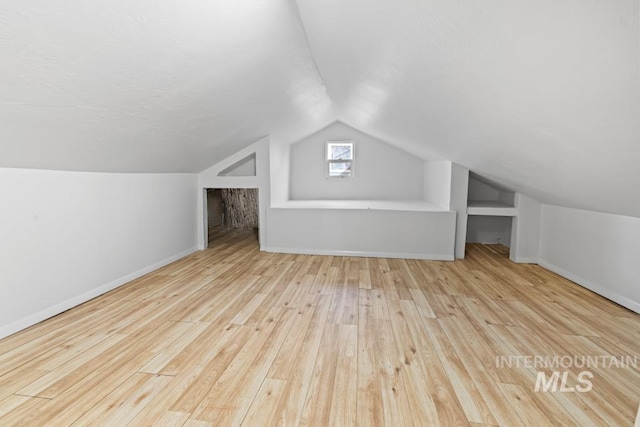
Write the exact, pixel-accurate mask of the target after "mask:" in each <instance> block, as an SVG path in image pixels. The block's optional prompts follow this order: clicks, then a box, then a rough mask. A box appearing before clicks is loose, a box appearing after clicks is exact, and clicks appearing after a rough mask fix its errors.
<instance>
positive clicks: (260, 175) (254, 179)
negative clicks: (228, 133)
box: [196, 137, 271, 250]
mask: <svg viewBox="0 0 640 427" xmlns="http://www.w3.org/2000/svg"><path fill="white" fill-rule="evenodd" d="M269 156H270V144H269V137H264V138H262V139H260V140H258V141H256V142H254V143H253V144H251V145H250V146H248V147H245V148H243V149H242V150H240V151H238V152H237V153H235V154H233V155H232V156H229V157H227V158H226V159H224V160H222V161H220V162H218V163H216V164H215V165H213V166H211V167H210V168H208V169H206V170H204V171H202V172H200V173H199V174H198V185H197V188H198V190H197V194H196V196H197V209H196V210H197V223H196V226H197V241H198V249H204V248H206V247H207V233H206V230H207V216H208V212H207V209H206V206H205V204H206V197H205V196H206V189H208V188H257V189H258V211H259V214H258V216H259V221H260V229H259V232H258V235H259V240H260V248H261V249H263V250H264V245H265V242H266V240H267V234H266V233H267V228H268V227H267V217H266V212H267V207H268V206H269V204H270V201H271V188H270V185H269V179H270V160H269ZM247 157H254V158H255V170H256V173H255V176H228V175H227V176H221V175H220V174H221V173H224V172H225V171H226V169H228V168H229V167H230V166H232V165H234V164H236V163H237V162H241V161H242V160H243V159H245V158H247Z"/></svg>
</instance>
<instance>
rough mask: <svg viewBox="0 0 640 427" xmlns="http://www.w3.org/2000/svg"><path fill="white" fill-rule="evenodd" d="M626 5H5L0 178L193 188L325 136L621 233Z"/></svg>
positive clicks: (631, 146)
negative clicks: (139, 181) (160, 180)
mask: <svg viewBox="0 0 640 427" xmlns="http://www.w3.org/2000/svg"><path fill="white" fill-rule="evenodd" d="M639 34H640V30H639V25H638V1H637V0H607V1H585V0H566V1H561V2H558V1H551V0H536V1H533V0H525V1H518V2H507V1H495V0H476V1H472V0H466V1H451V0H393V1H391V0H385V1H382V0H341V1H337V0H322V1H318V0H298V1H297V2H296V1H294V0H289V1H287V0H209V1H205V0H198V1H195V0H192V1H173V0H154V1H150V0H147V1H123V0H113V1H103V2H82V1H77V0H56V1H53V0H7V1H3V2H2V4H1V5H0V64H1V65H0V149H1V152H0V166H8V167H30V168H50V169H68V170H96V171H116V172H117V171H128V172H147V171H149V172H177V171H190V172H197V171H200V170H202V169H204V168H206V167H208V166H210V165H211V164H214V163H216V162H217V161H219V160H221V159H223V158H224V157H226V156H227V155H229V154H231V153H233V152H235V151H237V150H238V149H240V148H242V147H244V146H246V145H248V144H249V143H251V142H253V141H255V140H257V139H258V138H259V137H261V136H264V135H267V134H268V135H271V137H272V138H273V139H276V140H281V141H289V142H291V141H295V140H298V139H299V138H300V137H302V136H304V135H307V134H310V133H312V132H314V131H315V130H318V129H320V128H322V127H324V126H325V125H327V124H328V123H330V122H332V121H334V120H336V119H338V120H341V121H343V122H345V123H347V124H349V125H351V126H353V127H355V128H357V129H359V130H361V131H363V132H366V133H368V134H371V135H373V136H375V137H378V138H380V139H383V140H386V141H388V142H390V143H392V144H395V145H397V146H399V147H401V148H403V149H405V150H407V151H409V152H412V153H414V154H416V155H419V156H421V157H423V158H425V159H429V158H433V159H437V158H445V159H450V160H452V161H455V162H457V163H460V164H462V165H464V166H466V167H469V168H471V169H472V170H474V171H476V172H477V173H479V174H481V175H483V176H485V177H488V178H491V179H494V180H496V181H498V182H499V183H501V184H503V185H506V186H509V187H511V188H514V189H517V190H520V191H522V192H524V193H526V194H529V195H530V196H532V197H535V198H538V199H539V200H541V201H545V202H550V203H555V204H560V205H565V206H573V207H579V208H587V209H593V210H599V211H607V212H615V213H620V214H626V215H631V216H637V217H640V196H637V188H638V187H640V167H638V166H637V165H638V164H640V67H639V64H640V60H639V57H640V43H639V39H640V37H639Z"/></svg>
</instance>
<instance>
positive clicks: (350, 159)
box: [327, 141, 355, 178]
mask: <svg viewBox="0 0 640 427" xmlns="http://www.w3.org/2000/svg"><path fill="white" fill-rule="evenodd" d="M354 160H355V158H354V156H353V141H328V142H327V177H329V178H351V177H353V163H354Z"/></svg>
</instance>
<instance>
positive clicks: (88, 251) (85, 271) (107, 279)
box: [0, 169, 196, 337]
mask: <svg viewBox="0 0 640 427" xmlns="http://www.w3.org/2000/svg"><path fill="white" fill-rule="evenodd" d="M195 188H196V176H195V175H192V174H105V173H84V172H54V171H41V170H24V169H0V204H1V206H2V207H1V208H0V280H1V285H0V337H4V336H7V335H9V334H12V333H14V332H16V331H18V330H21V329H23V328H26V327H28V326H30V325H32V324H35V323H37V322H39V321H41V320H44V319H46V318H48V317H51V316H53V315H56V314H58V313H60V312H62V311H64V310H67V309H69V308H71V307H73V306H75V305H78V304H80V303H83V302H85V301H87V300H89V299H91V298H93V297H96V296H98V295H100V294H102V293H104V292H107V291H109V290H111V289H113V288H115V287H117V286H119V285H121V284H123V283H126V282H128V281H130V280H132V279H134V278H136V277H138V276H140V275H142V274H144V273H147V272H149V271H152V270H155V269H156V268H159V267H161V266H163V265H165V264H167V263H168V262H171V261H173V260H176V259H178V258H181V257H182V256H185V255H187V254H189V253H191V252H193V251H194V250H195V244H196V234H195V218H196V212H195V206H196V198H195V191H194V190H195Z"/></svg>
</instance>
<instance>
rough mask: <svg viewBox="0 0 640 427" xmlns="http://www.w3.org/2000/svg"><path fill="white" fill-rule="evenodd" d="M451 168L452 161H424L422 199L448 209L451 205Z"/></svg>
mask: <svg viewBox="0 0 640 427" xmlns="http://www.w3.org/2000/svg"><path fill="white" fill-rule="evenodd" d="M451 168H452V163H451V162H450V161H448V160H442V161H426V162H424V188H423V198H424V200H428V201H430V202H432V203H435V204H436V205H438V206H440V207H441V208H443V209H449V206H450V205H451V173H452V171H451ZM465 200H466V197H465Z"/></svg>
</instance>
